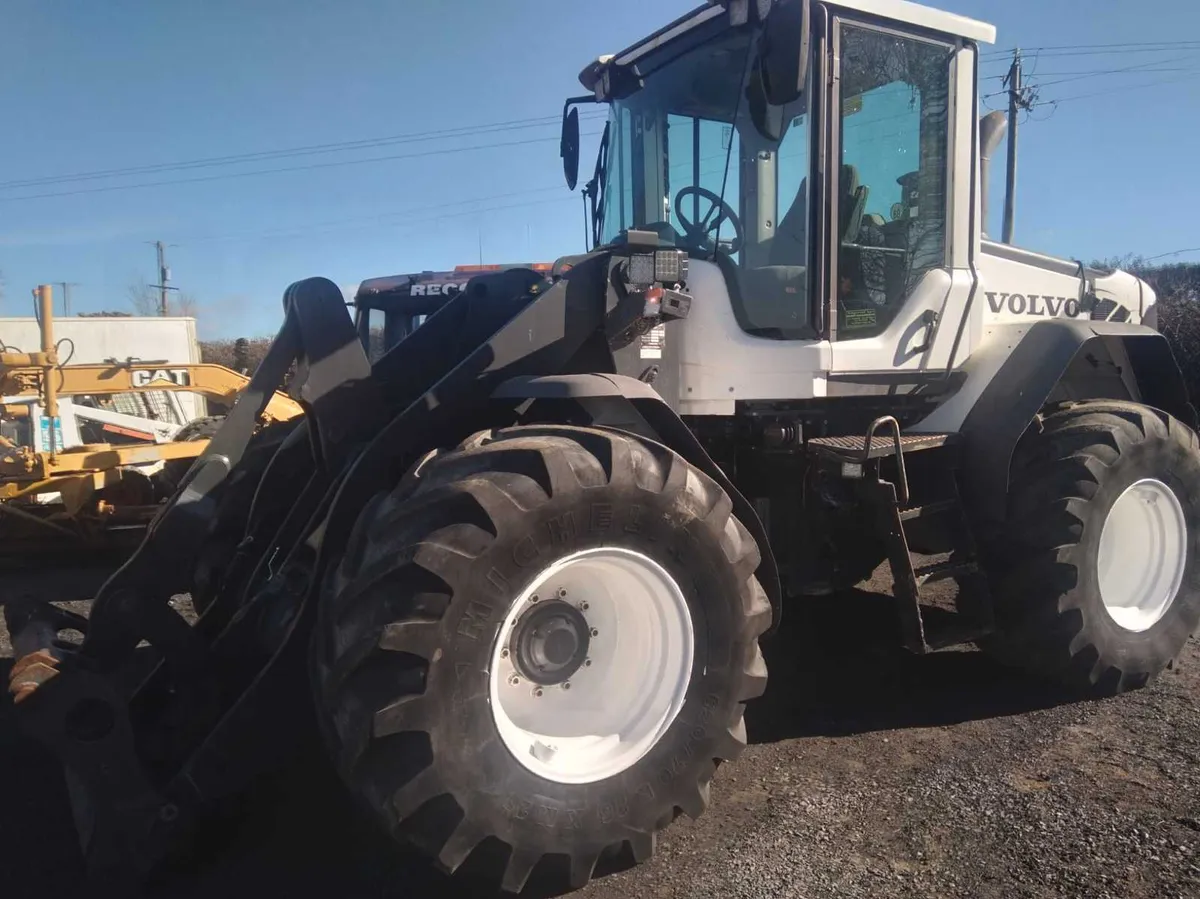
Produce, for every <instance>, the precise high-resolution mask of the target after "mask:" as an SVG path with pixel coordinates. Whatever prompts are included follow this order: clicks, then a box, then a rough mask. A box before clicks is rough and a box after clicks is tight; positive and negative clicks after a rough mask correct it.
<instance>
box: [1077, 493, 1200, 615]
mask: <svg viewBox="0 0 1200 899" xmlns="http://www.w3.org/2000/svg"><path fill="white" fill-rule="evenodd" d="M1187 553H1188V528H1187V521H1186V519H1185V518H1184V515H1183V506H1182V505H1181V504H1180V502H1179V498H1178V497H1177V496H1176V495H1175V491H1173V490H1172V489H1171V488H1170V487H1168V486H1167V485H1166V484H1164V483H1163V482H1162V481H1159V480H1155V479H1154V478H1145V479H1143V480H1140V481H1137V482H1135V483H1133V484H1131V485H1130V486H1129V487H1127V488H1126V489H1125V492H1124V493H1122V494H1121V495H1120V496H1118V497H1117V501H1116V502H1115V503H1113V505H1112V508H1111V509H1109V510H1108V517H1107V518H1105V520H1104V528H1103V529H1102V530H1101V532H1100V553H1099V556H1098V558H1097V560H1096V567H1097V569H1098V572H1097V573H1098V575H1099V581H1100V598H1101V600H1102V601H1103V602H1104V608H1105V609H1106V610H1107V611H1108V614H1109V616H1110V617H1111V618H1112V620H1113V621H1115V622H1116V623H1117V624H1118V625H1120V626H1121V627H1123V628H1125V629H1126V630H1128V631H1144V630H1148V629H1150V628H1151V627H1153V626H1154V625H1155V624H1156V623H1157V622H1158V621H1159V620H1160V619H1161V618H1162V617H1163V615H1165V614H1166V613H1167V609H1169V608H1170V607H1171V603H1172V602H1174V601H1175V596H1176V595H1177V594H1178V593H1179V588H1180V585H1181V584H1182V583H1183V572H1184V568H1185V567H1186V566H1187Z"/></svg>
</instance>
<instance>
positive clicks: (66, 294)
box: [57, 281, 79, 315]
mask: <svg viewBox="0 0 1200 899" xmlns="http://www.w3.org/2000/svg"><path fill="white" fill-rule="evenodd" d="M57 283H58V286H59V287H61V288H62V289H63V315H70V314H71V288H72V287H78V286H79V284H78V282H76V281H59V282H57Z"/></svg>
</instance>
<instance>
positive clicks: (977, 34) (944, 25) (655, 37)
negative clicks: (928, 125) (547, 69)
mask: <svg viewBox="0 0 1200 899" xmlns="http://www.w3.org/2000/svg"><path fill="white" fill-rule="evenodd" d="M767 2H770V0H767ZM749 3H757V4H758V6H759V7H760V8H761V7H763V6H764V5H765V4H764V2H763V0H709V2H708V3H706V4H705V5H704V6H700V7H697V8H696V9H694V10H692V11H691V12H690V13H687V14H686V15H683V16H681V17H680V18H678V19H676V20H675V21H674V22H671V23H670V24H669V25H666V26H664V27H662V28H660V29H659V30H658V31H656V32H654V33H653V34H651V35H650V36H648V37H646V38H643V39H642V40H640V41H638V42H637V43H636V44H634V45H632V46H630V47H628V48H626V49H625V50H622V51H621V52H620V53H617V54H615V55H612V56H601V57H600V58H599V59H597V60H596V61H595V62H593V63H590V64H589V65H588V66H587V67H586V68H585V69H584V70H583V71H582V72H580V73H579V81H580V83H581V84H582V85H583V86H584V87H585V88H587V89H588V90H590V91H597V88H598V85H599V84H600V75H601V74H602V73H603V71H604V70H605V69H606V68H608V67H609V66H616V67H624V66H627V65H631V64H633V63H635V62H637V61H638V60H639V59H640V58H642V57H643V56H645V55H646V54H647V53H650V52H652V51H653V50H656V49H658V48H659V47H661V46H663V45H664V44H667V43H669V42H670V41H672V40H674V39H675V38H677V37H680V36H681V35H683V34H686V33H687V32H689V31H691V30H692V29H693V28H696V27H698V26H700V25H703V24H704V23H705V22H711V21H712V20H713V19H716V18H717V17H719V16H722V15H726V14H728V15H729V16H730V17H731V18H734V19H736V18H738V17H741V18H742V20H743V21H745V16H746V14H747V10H746V9H745V8H746V6H747V5H748V4H749ZM829 5H830V6H833V7H835V8H840V9H847V10H854V11H857V12H862V13H866V14H867V15H871V16H878V17H879V18H882V19H888V20H891V21H895V22H902V23H905V24H908V25H915V26H917V27H918V28H924V29H927V30H929V31H934V32H937V33H939V34H944V35H948V36H950V37H959V38H963V39H964V40H968V41H975V42H977V43H981V44H994V43H995V42H996V27H995V26H994V25H989V24H987V23H986V22H980V21H977V20H975V19H969V18H967V17H966V16H960V15H958V14H957V13H951V12H946V11H945V10H941V9H935V8H933V7H931V6H922V5H921V4H919V3H910V2H908V0H836V2H833V3H830V4H829ZM597 96H598V97H599V93H597Z"/></svg>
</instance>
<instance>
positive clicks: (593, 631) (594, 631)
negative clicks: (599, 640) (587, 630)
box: [592, 628, 600, 637]
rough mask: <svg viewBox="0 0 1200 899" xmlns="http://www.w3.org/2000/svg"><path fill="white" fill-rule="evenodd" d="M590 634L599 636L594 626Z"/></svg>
mask: <svg viewBox="0 0 1200 899" xmlns="http://www.w3.org/2000/svg"><path fill="white" fill-rule="evenodd" d="M592 636H593V637H599V636H600V631H598V630H596V629H595V628H592Z"/></svg>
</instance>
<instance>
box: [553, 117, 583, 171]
mask: <svg viewBox="0 0 1200 899" xmlns="http://www.w3.org/2000/svg"><path fill="white" fill-rule="evenodd" d="M558 154H559V155H560V156H561V157H562V161H563V175H564V176H565V177H566V179H567V189H568V190H574V189H575V184H576V182H577V181H578V180H579V107H577V106H571V107H570V108H568V109H564V110H563V120H562V137H561V138H559V142H558Z"/></svg>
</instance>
